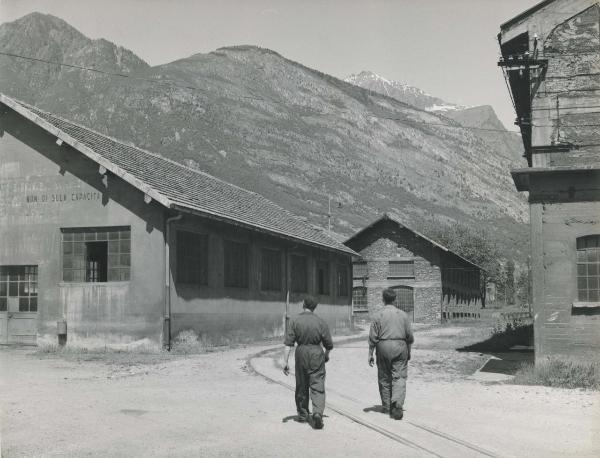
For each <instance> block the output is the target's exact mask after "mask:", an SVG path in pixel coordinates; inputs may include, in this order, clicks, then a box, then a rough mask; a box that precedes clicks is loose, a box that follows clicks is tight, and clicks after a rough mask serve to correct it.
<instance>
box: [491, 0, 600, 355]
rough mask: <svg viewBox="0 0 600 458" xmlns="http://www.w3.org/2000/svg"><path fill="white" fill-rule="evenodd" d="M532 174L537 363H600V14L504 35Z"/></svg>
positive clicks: (540, 22) (526, 16)
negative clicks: (564, 360) (558, 359)
mask: <svg viewBox="0 0 600 458" xmlns="http://www.w3.org/2000/svg"><path fill="white" fill-rule="evenodd" d="M498 39H499V42H500V50H501V54H502V57H501V59H500V62H499V65H500V66H501V67H502V68H503V69H504V72H505V76H506V79H507V82H508V84H509V86H510V95H511V97H512V99H513V101H514V105H515V110H516V114H517V120H516V124H517V125H518V126H519V127H520V129H521V133H522V136H523V144H524V148H525V157H526V159H527V162H528V167H527V168H523V169H519V170H513V171H512V176H513V179H514V182H515V185H516V187H517V189H518V190H519V191H527V192H528V193H529V205H530V224H531V250H532V251H531V259H532V274H533V285H532V287H533V314H534V319H535V321H534V341H535V354H536V362H538V361H541V360H543V359H546V358H547V357H550V356H560V357H566V358H577V359H581V360H586V361H590V360H599V359H600V114H599V113H600V111H599V110H598V106H599V105H600V103H599V101H600V4H599V3H598V1H597V0H547V1H544V2H541V3H539V4H537V5H535V6H534V7H532V8H530V9H529V10H527V11H525V12H523V13H522V14H520V15H519V16H517V17H515V18H513V19H511V20H510V21H508V22H506V23H504V24H502V25H501V26H500V34H499V35H498Z"/></svg>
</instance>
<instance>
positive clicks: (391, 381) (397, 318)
mask: <svg viewBox="0 0 600 458" xmlns="http://www.w3.org/2000/svg"><path fill="white" fill-rule="evenodd" d="M395 300H396V293H395V292H394V290H393V289H389V288H388V289H386V290H384V291H383V303H384V307H383V309H382V310H380V311H379V312H377V313H376V314H375V316H374V317H373V321H372V323H371V330H370V332H369V366H371V367H373V363H374V362H375V360H374V358H373V351H374V350H375V348H377V377H378V380H379V394H380V395H381V403H382V405H383V411H384V413H388V412H389V414H390V417H392V418H394V419H396V420H401V419H402V417H403V415H404V413H403V412H404V411H403V408H404V398H405V397H406V377H407V375H408V361H409V360H410V347H411V345H412V343H413V342H414V337H413V333H412V329H411V326H410V320H409V318H408V315H407V314H406V313H405V312H404V311H403V310H400V309H398V308H396V307H395V305H394V302H395Z"/></svg>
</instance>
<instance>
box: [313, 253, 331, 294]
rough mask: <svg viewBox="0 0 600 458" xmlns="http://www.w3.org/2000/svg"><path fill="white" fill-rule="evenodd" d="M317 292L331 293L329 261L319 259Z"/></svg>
mask: <svg viewBox="0 0 600 458" xmlns="http://www.w3.org/2000/svg"><path fill="white" fill-rule="evenodd" d="M316 274H317V294H321V295H324V296H325V295H328V294H329V262H328V261H317V271H316Z"/></svg>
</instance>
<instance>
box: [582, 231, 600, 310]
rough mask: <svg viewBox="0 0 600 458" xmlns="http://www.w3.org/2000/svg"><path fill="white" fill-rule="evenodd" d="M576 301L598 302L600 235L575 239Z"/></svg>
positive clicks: (599, 286)
mask: <svg viewBox="0 0 600 458" xmlns="http://www.w3.org/2000/svg"><path fill="white" fill-rule="evenodd" d="M577 299H578V300H579V301H580V302H600V235H587V236H585V237H579V238H578V239H577Z"/></svg>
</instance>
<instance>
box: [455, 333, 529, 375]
mask: <svg viewBox="0 0 600 458" xmlns="http://www.w3.org/2000/svg"><path fill="white" fill-rule="evenodd" d="M532 341H533V325H526V326H519V327H517V328H515V329H508V330H506V331H504V332H498V333H495V334H493V335H492V336H491V337H489V338H488V339H486V340H484V341H482V342H477V343H474V344H472V345H467V346H465V347H461V348H457V349H456V350H457V351H461V352H476V353H483V354H486V355H490V356H492V357H493V358H492V359H490V360H489V361H488V362H487V363H486V364H485V365H484V366H483V367H482V368H481V369H480V372H492V373H496V374H506V375H514V374H516V373H517V371H518V370H519V369H520V368H521V367H522V366H523V365H524V364H527V363H533V361H534V352H533V347H532V346H531V342H532Z"/></svg>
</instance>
